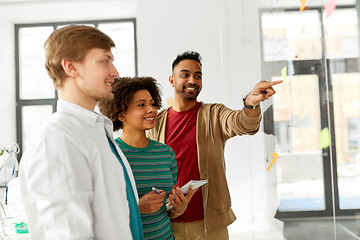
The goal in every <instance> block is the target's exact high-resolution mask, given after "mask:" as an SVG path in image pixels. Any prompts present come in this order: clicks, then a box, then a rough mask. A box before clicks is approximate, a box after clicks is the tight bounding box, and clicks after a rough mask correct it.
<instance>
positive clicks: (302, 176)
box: [273, 75, 325, 211]
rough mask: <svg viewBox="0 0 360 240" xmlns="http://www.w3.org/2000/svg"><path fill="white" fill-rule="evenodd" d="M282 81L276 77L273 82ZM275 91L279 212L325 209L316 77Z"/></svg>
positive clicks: (301, 77) (300, 78)
mask: <svg viewBox="0 0 360 240" xmlns="http://www.w3.org/2000/svg"><path fill="white" fill-rule="evenodd" d="M276 79H279V77H274V80H276ZM287 81H289V83H288V84H287V85H284V84H280V85H277V86H275V87H274V89H275V91H276V94H275V96H274V99H273V101H274V103H273V108H274V125H275V129H274V130H275V137H276V145H275V151H276V152H278V153H279V159H278V168H277V169H278V175H279V178H278V195H279V199H280V203H279V211H308V210H323V209H325V200H324V176H323V165H322V152H321V149H320V148H319V141H320V140H319V133H320V130H321V129H320V107H319V86H318V83H319V79H318V76H317V75H294V76H291V77H288V79H287Z"/></svg>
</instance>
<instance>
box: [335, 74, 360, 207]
mask: <svg viewBox="0 0 360 240" xmlns="http://www.w3.org/2000/svg"><path fill="white" fill-rule="evenodd" d="M332 78H333V98H334V122H335V140H336V160H337V174H338V188H339V201H340V208H341V209H354V208H360V188H359V186H360V74H359V73H343V74H341V73H339V74H333V75H332Z"/></svg>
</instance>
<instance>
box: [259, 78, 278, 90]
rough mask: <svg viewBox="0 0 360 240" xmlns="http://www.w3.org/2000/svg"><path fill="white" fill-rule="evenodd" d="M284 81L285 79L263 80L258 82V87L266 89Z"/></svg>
mask: <svg viewBox="0 0 360 240" xmlns="http://www.w3.org/2000/svg"><path fill="white" fill-rule="evenodd" d="M282 81H283V80H277V81H273V82H267V81H261V82H259V83H258V84H257V88H260V89H266V88H269V87H272V86H274V85H277V84H279V83H282Z"/></svg>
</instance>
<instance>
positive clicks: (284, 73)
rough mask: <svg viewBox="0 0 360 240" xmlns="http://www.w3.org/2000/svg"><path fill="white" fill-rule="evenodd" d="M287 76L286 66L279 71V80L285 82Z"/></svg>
mask: <svg viewBox="0 0 360 240" xmlns="http://www.w3.org/2000/svg"><path fill="white" fill-rule="evenodd" d="M286 75H287V70H286V66H285V67H283V68H282V69H281V78H282V80H283V81H285V79H286Z"/></svg>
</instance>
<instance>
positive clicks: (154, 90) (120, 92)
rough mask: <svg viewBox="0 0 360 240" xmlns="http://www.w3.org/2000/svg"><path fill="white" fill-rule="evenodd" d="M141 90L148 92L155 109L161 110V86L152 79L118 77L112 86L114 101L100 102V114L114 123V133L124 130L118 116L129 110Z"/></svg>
mask: <svg viewBox="0 0 360 240" xmlns="http://www.w3.org/2000/svg"><path fill="white" fill-rule="evenodd" d="M139 90H147V91H148V92H149V93H150V95H151V97H152V98H153V99H154V106H155V108H156V109H160V108H161V92H160V85H159V84H158V83H157V81H156V80H155V79H154V78H152V77H118V78H116V80H115V82H114V83H113V85H112V91H113V93H114V99H113V100H106V99H104V100H100V101H99V102H98V107H99V110H100V112H101V113H102V114H103V115H105V116H107V117H108V118H110V120H111V121H112V122H113V124H114V129H113V130H114V131H117V130H119V129H122V128H123V124H122V122H121V121H120V120H119V119H118V116H119V114H120V113H122V112H125V111H126V110H127V109H128V106H129V103H130V102H131V100H132V99H133V97H134V94H135V93H136V92H137V91H139Z"/></svg>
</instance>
